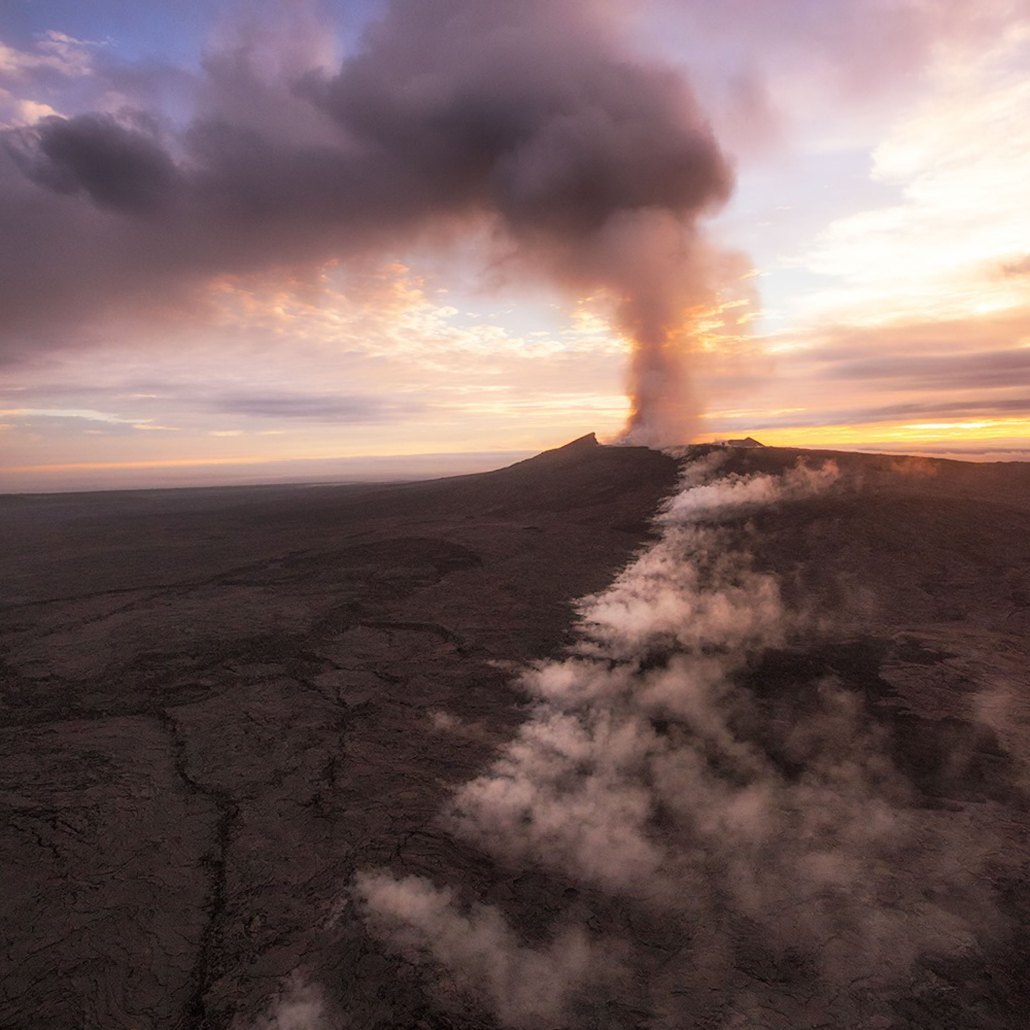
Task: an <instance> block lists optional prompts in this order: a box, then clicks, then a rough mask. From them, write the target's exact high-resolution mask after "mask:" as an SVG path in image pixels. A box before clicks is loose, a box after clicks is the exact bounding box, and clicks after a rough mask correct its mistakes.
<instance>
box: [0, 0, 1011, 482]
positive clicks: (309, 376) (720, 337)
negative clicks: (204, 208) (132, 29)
mask: <svg viewBox="0 0 1030 1030" xmlns="http://www.w3.org/2000/svg"><path fill="white" fill-rule="evenodd" d="M897 6H898V7H899V9H900V8H902V7H908V6H911V5H906V4H904V3H902V2H901V0H899V3H898V5H897ZM943 6H947V5H943ZM691 10H692V8H691V5H689V4H688V5H682V6H680V7H677V6H676V5H671V4H666V3H661V2H655V3H652V4H645V5H642V7H641V10H640V11H639V12H638V13H637V15H636V17H637V23H636V25H635V28H634V31H635V32H636V33H637V35H638V37H639V39H640V40H641V45H642V46H653V47H654V48H655V52H656V53H658V52H660V53H661V56H662V58H663V59H665V60H673V61H679V62H681V63H682V65H683V67H685V68H686V69H687V70H688V73H690V74H692V76H693V78H694V81H695V83H696V84H697V88H698V92H699V94H700V97H701V100H702V102H704V103H706V104H707V106H708V109H709V110H710V113H711V116H712V119H713V122H714V126H715V130H716V133H717V135H718V136H719V138H720V139H722V140H723V144H724V146H725V147H726V149H727V150H728V151H729V152H730V153H731V154H732V155H733V156H734V158H735V161H736V165H737V173H738V184H737V190H736V194H735V196H734V198H733V200H732V201H731V202H730V204H729V205H728V207H727V208H726V210H725V211H724V212H723V213H721V214H720V215H719V216H718V217H716V218H715V219H714V221H713V222H712V223H711V226H710V229H711V238H712V240H713V244H714V245H717V246H719V247H722V248H726V249H727V250H728V251H732V252H735V253H738V254H740V255H741V257H740V259H739V261H737V262H736V263H731V264H728V265H727V272H726V275H725V276H724V289H723V295H722V298H721V304H716V305H715V306H713V308H712V309H711V310H710V311H708V312H707V313H706V314H705V315H704V318H703V319H702V322H701V325H702V330H703V332H702V336H701V339H699V341H698V343H697V351H698V357H697V362H696V376H697V391H698V393H699V395H700V396H701V397H702V398H704V400H705V408H706V410H705V412H704V416H703V418H702V421H701V425H702V427H703V428H702V432H701V434H700V438H702V439H715V438H720V437H725V436H744V435H753V436H756V437H758V438H759V439H760V440H763V441H764V442H766V443H769V444H782V445H799V446H810V447H824V446H825V447H844V448H870V449H888V450H899V451H912V452H931V453H932V452H935V451H940V452H945V451H946V452H948V453H952V454H967V455H968V456H970V457H974V458H992V457H1025V456H1026V455H1027V454H1030V252H1028V248H1030V244H1028V242H1027V241H1030V122H1028V120H1027V118H1026V112H1027V111H1028V110H1030V14H1028V13H1027V12H1026V11H1025V8H1022V7H1021V5H1018V4H1017V5H1011V4H1004V3H1001V2H1000V0H999V3H997V4H988V5H986V7H985V8H984V10H985V11H989V12H993V13H992V14H991V16H992V17H993V19H994V20H993V21H991V22H990V25H989V26H988V27H989V29H990V31H989V32H988V31H987V29H985V27H984V25H983V24H981V23H980V22H977V21H974V20H971V21H969V22H968V23H967V22H965V21H962V22H961V23H954V19H952V21H948V20H947V19H945V18H943V16H942V18H941V24H940V25H939V26H937V25H935V24H929V25H927V26H924V27H923V29H921V31H922V32H923V36H921V37H920V39H919V43H918V45H919V48H920V49H919V50H918V54H916V55H915V56H912V58H911V62H910V64H911V67H910V68H909V72H910V74H908V75H904V74H902V71H903V70H902V69H900V68H899V69H896V72H897V79H896V80H892V81H891V82H888V83H887V85H886V86H885V87H884V89H883V90H882V91H880V92H877V91H875V90H868V91H864V90H863V89H861V88H858V87H857V86H856V85H855V84H854V82H851V81H846V80H847V76H846V75H844V74H843V72H842V73H841V76H840V81H837V80H834V81H830V80H828V79H827V77H826V76H827V73H826V69H827V67H829V66H830V65H833V64H834V62H836V64H837V65H840V66H841V67H844V66H845V65H846V63H847V62H848V61H849V60H851V58H850V57H849V54H848V47H847V46H846V45H845V42H846V41H843V42H842V41H837V42H833V41H830V42H826V41H825V40H821V41H820V40H816V39H815V38H812V39H809V40H807V42H806V41H805V40H803V39H802V40H800V41H799V40H797V39H793V38H788V37H786V36H778V35H776V34H775V32H773V34H772V35H768V36H767V37H766V38H762V39H759V38H758V36H759V35H760V26H757V27H755V26H752V28H750V29H749V28H748V26H747V25H744V24H741V25H740V26H738V27H736V28H735V27H734V26H733V25H731V24H730V23H729V22H726V23H721V22H719V23H713V24H708V26H707V31H709V32H710V33H711V40H713V41H714V42H713V43H712V46H711V47H710V48H709V49H710V51H711V53H717V54H718V55H719V56H718V58H716V57H713V56H711V53H709V54H706V53H704V52H703V51H704V48H703V47H701V46H700V44H698V43H694V44H693V47H694V49H691V44H687V43H684V44H682V45H678V44H675V43H673V42H670V40H675V39H676V38H678V37H677V31H679V29H681V28H682V27H683V26H684V24H685V23H686V22H687V21H689V18H690V14H691ZM55 17H56V14H55ZM984 17H985V18H986V17H987V15H986V14H985V15H984ZM44 27H45V28H48V29H52V30H58V31H59V30H61V28H62V27H61V25H60V24H48V25H46V26H44ZM924 37H925V38H924ZM684 38H687V37H684ZM690 38H693V37H692V36H691V37H690ZM801 45H804V46H807V47H809V48H810V51H809V52H810V53H811V54H812V60H811V61H810V62H809V63H808V64H807V65H806V64H805V63H803V62H798V61H797V60H796V59H794V58H792V55H795V57H796V53H797V48H798V47H799V46H801ZM911 45H912V46H913V47H915V46H916V43H915V42H913V43H912V44H911ZM820 47H824V48H825V49H824V50H820V49H819V48H820ZM913 53H915V51H913ZM741 55H744V56H741ZM904 57H905V54H903V53H900V54H899V55H898V57H897V63H898V64H899V66H900V65H901V64H902V63H903V58H904ZM95 60H96V47H95V46H93V45H92V44H88V43H78V42H77V41H76V40H74V39H73V40H70V41H68V42H67V43H65V44H62V46H61V47H60V48H57V47H54V46H51V47H50V48H49V49H46V48H42V49H41V48H40V45H38V44H33V43H32V42H27V41H24V40H22V41H17V42H9V43H7V44H6V45H5V46H3V47H2V48H0V124H2V125H6V126H8V127H17V126H18V125H24V124H27V123H28V122H31V121H32V120H34V119H35V118H38V117H40V115H41V114H46V113H48V112H49V111H50V110H56V111H57V112H58V113H65V112H64V111H62V110H61V100H62V99H65V100H66V101H67V103H68V104H69V105H72V104H73V103H74V98H75V96H76V95H77V94H76V89H77V88H78V86H77V84H79V83H81V82H83V81H86V80H88V79H90V77H91V76H92V77H94V78H95V77H96V74H97V73H96V71H95V69H94V67H93V63H92V62H94V61H95ZM892 60H893V58H892ZM720 61H721V62H723V64H720ZM41 68H45V69H48V75H49V78H47V77H45V76H43V74H42V72H41V71H40V69H41ZM55 68H57V71H56V72H55V70H54V69H55ZM742 68H743V69H745V70H746V71H747V73H748V75H750V76H751V77H752V78H753V80H754V82H756V83H758V86H757V87H756V88H757V89H758V94H757V95H758V96H760V99H761V103H760V104H758V103H757V101H754V104H757V107H754V109H752V107H748V106H747V105H746V104H743V101H741V102H739V103H738V102H737V101H736V100H734V96H735V94H734V93H733V89H732V88H731V87H732V83H733V82H734V81H737V79H739V77H740V74H742V72H741V69H742ZM55 74H56V75H59V77H60V82H61V84H62V85H61V89H63V90H64V91H65V92H64V93H63V94H62V93H60V90H59V89H56V87H54V86H53V81H54V75H55ZM735 76H736V78H735ZM885 77H887V78H889V76H887V74H886V72H885ZM46 83H50V85H46ZM892 83H893V84H892ZM749 95H750V94H749ZM92 99H93V98H92V97H91V102H92ZM118 100H119V98H118V97H113V98H110V99H108V100H106V101H105V102H106V103H111V104H116V103H117V102H118ZM748 103H752V101H748ZM742 104H743V106H742ZM754 104H752V106H754ZM759 108H760V109H759ZM758 128H762V129H763V132H764V135H763V132H759V131H758ZM440 242H441V241H439V240H423V241H420V242H419V243H418V245H417V246H412V248H411V249H410V251H409V252H407V253H398V254H396V255H395V256H394V257H393V258H392V259H390V260H388V261H379V260H377V261H369V262H365V263H363V264H361V265H353V266H349V267H346V268H345V267H341V266H337V265H333V264H330V265H325V266H322V267H317V268H310V267H309V268H307V269H303V270H294V271H292V272H290V273H289V274H285V273H284V274H283V275H281V276H275V275H263V276H261V277H253V278H246V277H225V276H222V277H220V278H218V279H217V280H213V281H212V282H211V284H210V289H209V291H208V296H207V299H206V301H205V303H204V304H203V305H201V306H200V307H199V308H197V309H195V310H189V311H178V310H173V311H171V312H170V313H167V314H166V315H165V316H161V317H155V319H154V321H152V322H151V323H149V324H146V325H141V324H139V323H138V322H136V321H132V320H128V319H125V318H120V317H119V316H116V315H114V314H111V316H110V317H109V318H108V319H107V320H106V321H105V322H103V323H102V324H100V325H98V326H97V327H95V328H94V330H93V331H92V336H91V339H90V340H89V343H88V346H87V345H82V346H77V347H74V348H69V349H67V350H64V351H61V352H58V353H54V354H51V355H48V356H47V357H46V359H45V360H43V359H39V360H27V361H21V362H17V363H13V364H9V365H7V366H4V367H3V368H2V371H0V448H2V457H0V490H21V489H61V488H62V487H63V485H65V484H66V483H67V482H68V481H69V480H68V478H67V474H68V473H69V472H70V471H72V470H74V471H75V472H76V474H77V478H76V479H75V482H76V485H78V486H81V485H83V484H84V483H89V482H95V485H96V486H97V487H103V486H104V485H110V484H111V483H112V482H117V485H131V482H132V480H131V479H126V477H125V475H124V474H123V473H124V472H125V470H128V469H137V470H150V471H155V472H156V471H159V470H161V469H177V470H183V469H185V470H187V471H188V470H189V469H190V468H198V469H200V468H202V467H206V468H208V469H209V470H210V469H212V468H217V467H218V466H221V465H251V466H261V465H263V464H269V467H271V464H272V463H283V462H289V461H291V460H303V459H332V458H341V459H345V458H355V457H359V456H386V455H426V454H453V453H463V452H476V453H477V454H479V455H482V453H483V452H491V451H496V452H499V453H500V452H504V453H508V452H531V451H536V450H540V449H543V448H545V447H550V446H555V445H557V444H560V443H563V442H565V441H567V440H569V439H571V438H573V437H575V436H578V435H581V434H583V433H586V432H591V431H596V432H597V433H598V435H599V436H600V437H602V438H606V437H612V436H614V435H615V434H617V432H618V431H619V429H620V427H621V425H622V424H623V421H624V419H625V417H626V413H627V401H626V398H625V395H624V376H625V365H626V351H627V345H626V342H625V341H624V340H623V339H621V338H620V337H619V336H618V334H617V333H616V332H615V331H614V330H613V328H612V324H611V317H610V316H611V309H610V306H609V305H608V303H607V302H606V300H605V298H604V297H602V296H594V297H582V298H580V301H579V303H575V302H574V301H570V300H569V299H568V298H565V297H560V296H558V295H557V294H556V293H555V292H554V291H553V290H551V289H549V288H548V287H547V286H546V284H545V283H543V282H527V281H526V280H525V278H524V277H523V278H521V279H518V278H515V277H513V276H509V275H508V274H507V273H506V270H505V268H504V267H503V265H501V266H498V265H497V264H496V262H495V263H493V264H490V263H489V259H487V270H486V271H484V258H485V256H486V255H487V254H488V250H489V243H490V241H489V228H488V227H485V226H484V229H483V233H482V236H481V237H479V238H476V237H475V236H474V235H473V236H469V237H466V238H463V239H460V240H451V241H446V242H447V245H446V246H443V247H441V245H440ZM477 460H479V461H480V463H481V464H482V465H483V467H486V466H488V465H489V464H490V462H489V458H488V457H485V458H484V457H481V458H479V459H477ZM277 467H278V466H277ZM114 469H117V470H119V472H120V475H119V477H118V478H117V480H112V479H111V478H110V477H107V478H105V474H106V473H107V472H110V471H111V470H114ZM276 474H278V473H276ZM90 476H94V478H92V479H91V478H90ZM203 478H204V479H205V481H210V477H209V476H205V477H203ZM140 481H141V482H143V480H142V479H141V480H140ZM146 481H147V482H152V481H157V480H153V479H151V480H146ZM183 481H188V477H187V479H186V480H183V479H182V478H181V477H179V478H177V479H176V482H183Z"/></svg>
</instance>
